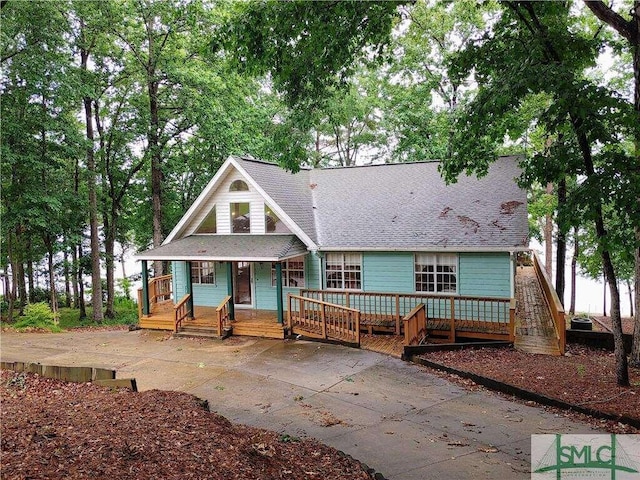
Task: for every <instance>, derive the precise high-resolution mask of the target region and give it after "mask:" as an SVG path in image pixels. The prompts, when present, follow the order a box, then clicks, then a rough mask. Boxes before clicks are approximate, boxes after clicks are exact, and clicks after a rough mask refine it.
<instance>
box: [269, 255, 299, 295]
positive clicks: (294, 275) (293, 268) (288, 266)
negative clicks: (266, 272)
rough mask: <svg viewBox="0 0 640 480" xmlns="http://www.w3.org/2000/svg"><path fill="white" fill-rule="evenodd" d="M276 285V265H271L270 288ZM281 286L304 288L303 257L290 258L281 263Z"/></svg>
mask: <svg viewBox="0 0 640 480" xmlns="http://www.w3.org/2000/svg"><path fill="white" fill-rule="evenodd" d="M276 285H277V283H276V264H275V263H272V264H271V286H272V287H275V286H276ZM282 286H283V287H291V288H304V257H296V258H291V259H289V260H285V261H284V262H282Z"/></svg>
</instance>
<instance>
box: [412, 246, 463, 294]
mask: <svg viewBox="0 0 640 480" xmlns="http://www.w3.org/2000/svg"><path fill="white" fill-rule="evenodd" d="M415 277H416V291H417V292H434V293H456V292H457V291H458V255H456V254H455V253H438V254H435V253H417V254H416V256H415Z"/></svg>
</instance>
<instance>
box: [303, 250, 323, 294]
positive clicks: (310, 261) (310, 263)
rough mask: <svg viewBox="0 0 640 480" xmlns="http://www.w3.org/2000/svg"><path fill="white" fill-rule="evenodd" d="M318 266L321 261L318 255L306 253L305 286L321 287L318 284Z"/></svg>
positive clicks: (319, 266)
mask: <svg viewBox="0 0 640 480" xmlns="http://www.w3.org/2000/svg"><path fill="white" fill-rule="evenodd" d="M320 268H321V262H320V257H318V256H317V255H315V254H313V253H310V254H308V255H307V258H306V259H305V269H306V270H307V275H306V278H305V280H306V282H307V288H310V289H316V290H319V289H321V286H320Z"/></svg>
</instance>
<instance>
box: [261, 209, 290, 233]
mask: <svg viewBox="0 0 640 480" xmlns="http://www.w3.org/2000/svg"><path fill="white" fill-rule="evenodd" d="M264 221H265V228H264V229H265V231H266V232H267V233H291V230H289V229H288V228H287V226H286V225H285V224H284V223H283V222H282V220H280V218H279V217H278V216H277V215H276V214H275V212H274V211H273V210H271V209H270V208H269V207H268V206H266V205H265V206H264Z"/></svg>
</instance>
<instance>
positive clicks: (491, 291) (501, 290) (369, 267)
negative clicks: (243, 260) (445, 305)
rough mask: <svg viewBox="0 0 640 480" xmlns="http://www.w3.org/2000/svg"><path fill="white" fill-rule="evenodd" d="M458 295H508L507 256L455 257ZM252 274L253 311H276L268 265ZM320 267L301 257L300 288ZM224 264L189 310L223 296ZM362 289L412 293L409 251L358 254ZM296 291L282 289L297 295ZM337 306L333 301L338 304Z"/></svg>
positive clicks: (181, 278) (178, 290)
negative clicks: (302, 275) (303, 274)
mask: <svg viewBox="0 0 640 480" xmlns="http://www.w3.org/2000/svg"><path fill="white" fill-rule="evenodd" d="M458 266H459V270H458V294H459V295H465V296H480V297H510V296H511V275H512V273H513V272H512V270H511V262H510V258H509V254H508V253H460V254H459V255H458ZM253 267H254V270H253V273H254V291H253V294H254V297H253V306H254V308H258V309H264V310H275V309H276V288H275V287H273V286H272V285H271V263H270V262H262V263H260V262H256V263H254V264H253ZM320 268H321V262H320V258H319V257H317V256H316V255H314V254H311V253H310V254H308V255H307V256H306V258H305V270H306V272H305V288H309V289H318V288H320V283H319V276H320ZM226 269H227V264H226V263H220V262H216V284H215V285H199V284H194V285H193V300H194V304H195V305H204V306H217V305H219V304H220V302H221V301H222V299H223V298H224V297H225V296H226V295H227V292H228V289H227V272H226ZM172 270H173V289H174V290H173V291H174V298H175V299H176V301H177V300H179V299H180V298H182V297H183V296H184V295H185V293H186V279H187V268H186V262H173V264H172ZM362 286H363V291H365V292H390V293H413V292H415V291H416V290H415V274H414V254H413V253H411V252H364V253H363V254H362ZM299 291H300V290H299V289H298V288H283V301H284V302H285V305H286V297H287V293H293V294H299ZM338 303H339V302H338ZM285 308H286V307H285Z"/></svg>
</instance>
